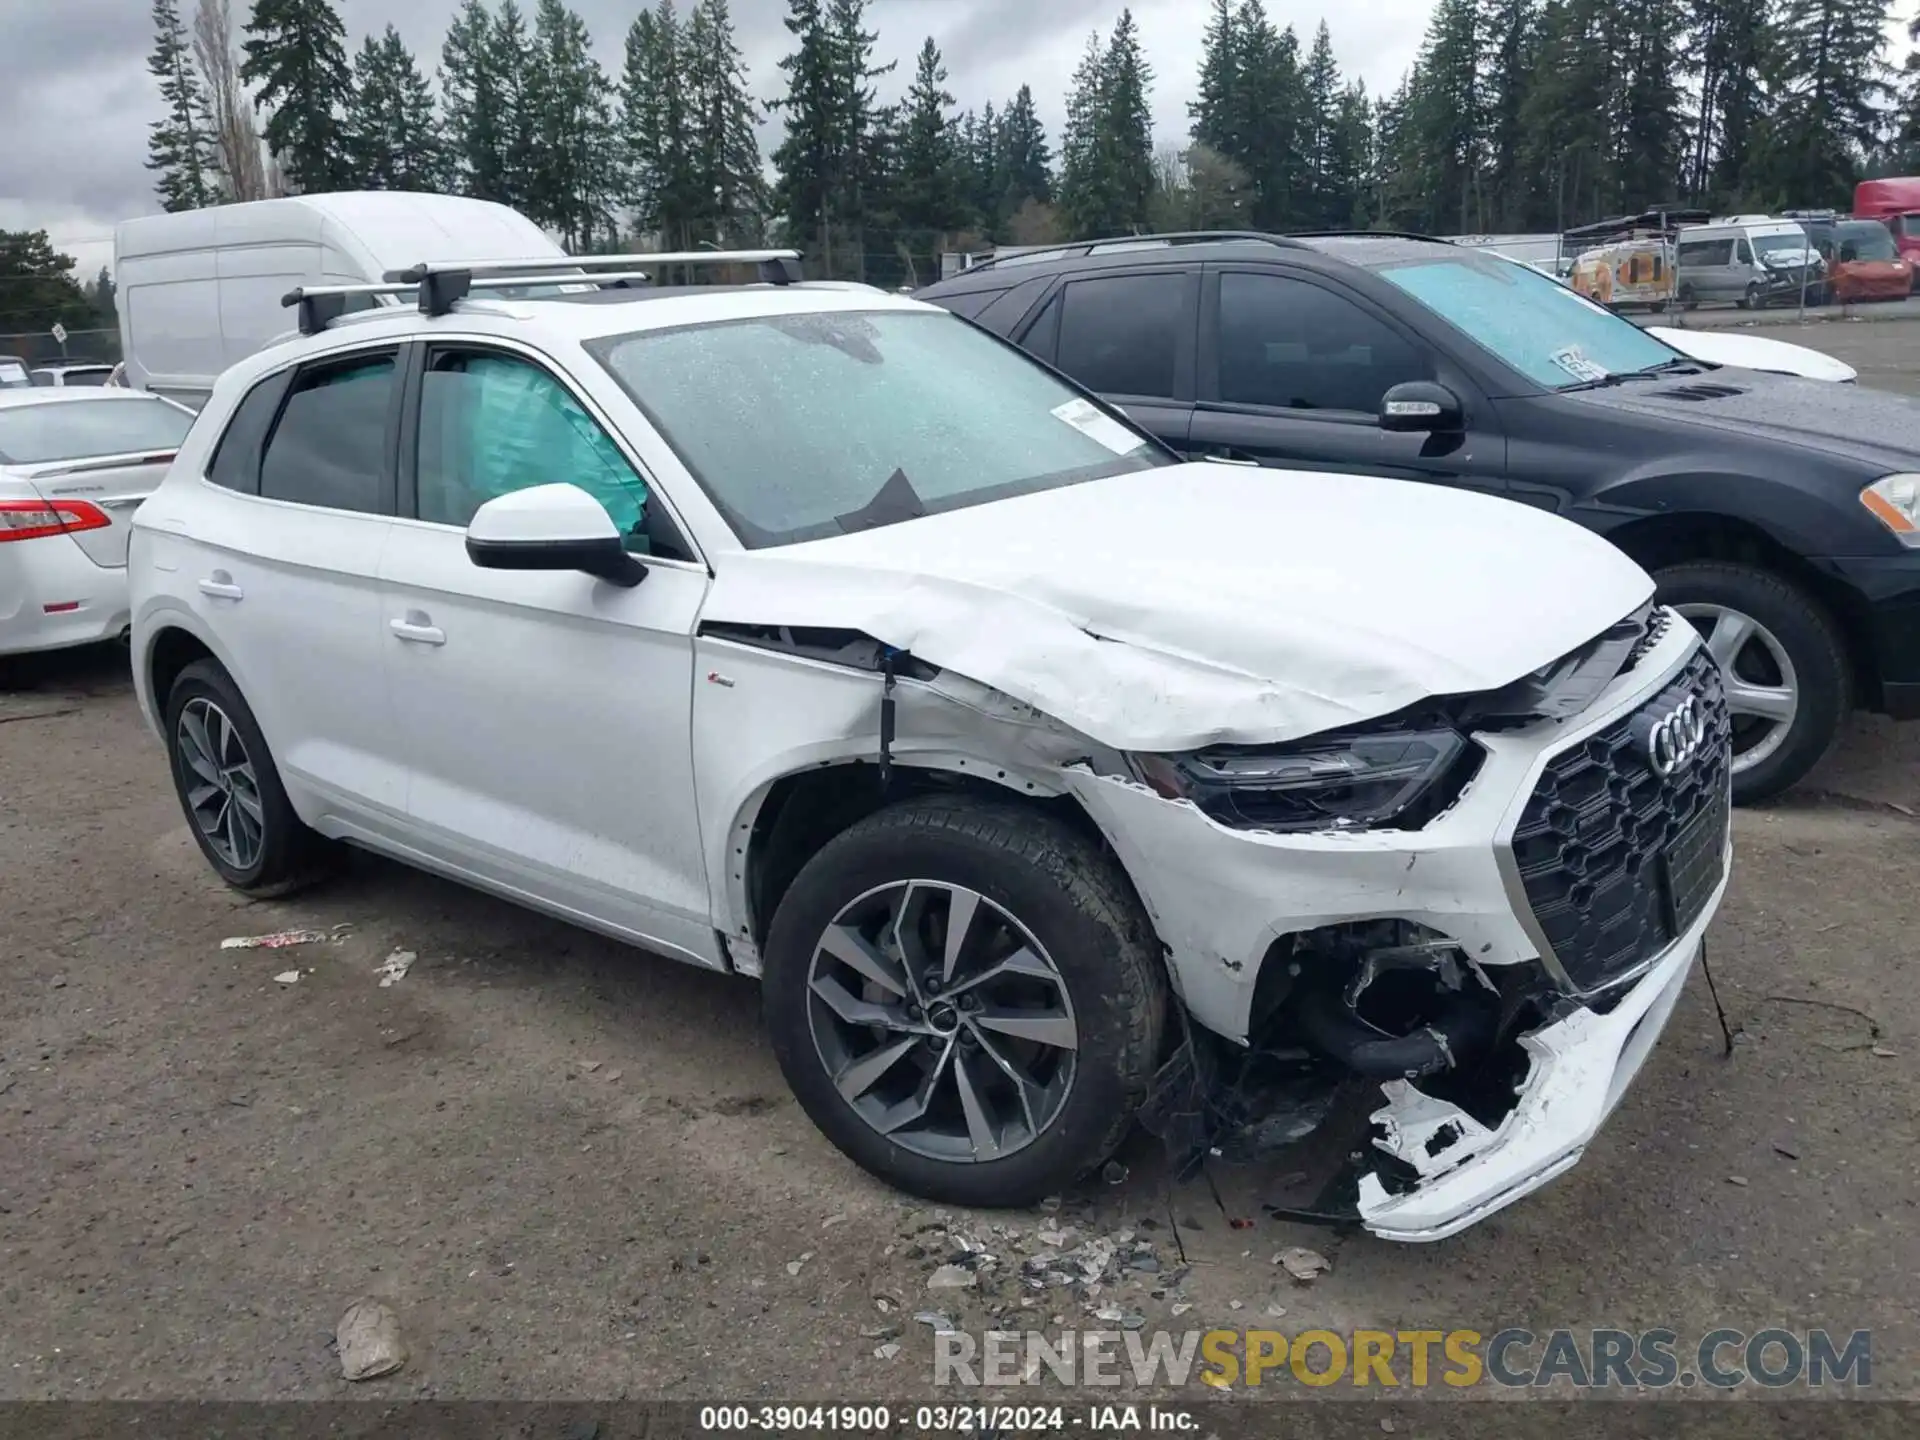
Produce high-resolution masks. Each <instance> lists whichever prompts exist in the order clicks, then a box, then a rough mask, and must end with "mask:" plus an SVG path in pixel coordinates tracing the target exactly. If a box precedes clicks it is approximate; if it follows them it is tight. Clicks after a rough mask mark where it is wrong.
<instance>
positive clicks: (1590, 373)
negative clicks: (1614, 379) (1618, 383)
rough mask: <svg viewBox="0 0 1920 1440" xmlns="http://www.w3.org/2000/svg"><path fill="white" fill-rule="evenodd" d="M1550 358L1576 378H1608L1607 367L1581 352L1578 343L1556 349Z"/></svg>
mask: <svg viewBox="0 0 1920 1440" xmlns="http://www.w3.org/2000/svg"><path fill="white" fill-rule="evenodd" d="M1548 358H1549V359H1551V360H1552V361H1553V363H1554V364H1556V365H1558V366H1559V367H1560V368H1561V369H1562V370H1564V371H1566V372H1567V374H1569V375H1571V376H1573V378H1574V379H1576V380H1604V379H1606V378H1607V373H1608V372H1607V367H1606V366H1604V365H1597V364H1595V363H1594V362H1593V361H1591V360H1589V359H1588V358H1587V357H1586V356H1585V355H1583V354H1582V353H1581V351H1580V347H1579V346H1578V345H1569V346H1568V347H1567V348H1566V349H1564V350H1556V351H1554V353H1553V354H1552V355H1551V356H1549V357H1548Z"/></svg>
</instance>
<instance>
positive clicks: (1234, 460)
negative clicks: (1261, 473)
mask: <svg viewBox="0 0 1920 1440" xmlns="http://www.w3.org/2000/svg"><path fill="white" fill-rule="evenodd" d="M1200 454H1201V457H1202V458H1203V459H1206V460H1211V461H1212V462H1213V463H1214V464H1216V465H1252V466H1254V467H1255V468H1256V469H1257V468H1258V467H1259V464H1260V462H1259V461H1258V460H1256V459H1254V458H1253V456H1251V455H1249V454H1247V452H1246V451H1244V450H1236V449H1234V447H1233V446H1231V445H1216V446H1214V447H1213V448H1211V449H1208V450H1203V451H1201V452H1200Z"/></svg>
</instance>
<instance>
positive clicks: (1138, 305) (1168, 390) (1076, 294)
mask: <svg viewBox="0 0 1920 1440" xmlns="http://www.w3.org/2000/svg"><path fill="white" fill-rule="evenodd" d="M1189 289H1190V287H1189V285H1188V277H1187V276H1186V275H1185V274H1184V273H1182V272H1181V271H1178V270H1165V271H1160V272H1157V273H1155V274H1151V275H1103V276H1098V277H1096V278H1093V279H1088V280H1074V281H1071V282H1069V283H1068V285H1067V287H1066V294H1065V296H1064V298H1063V300H1062V301H1061V306H1062V308H1061V312H1060V340H1059V346H1058V358H1057V359H1056V360H1055V362H1054V363H1055V364H1057V365H1058V366H1059V367H1060V369H1062V370H1064V371H1065V372H1066V373H1067V374H1069V375H1071V376H1072V377H1073V378H1074V379H1076V380H1078V381H1079V382H1080V383H1081V384H1082V385H1084V386H1086V387H1087V388H1088V389H1089V390H1094V391H1097V392H1099V393H1100V394H1103V395H1116V396H1137V397H1139V398H1141V399H1150V400H1171V399H1173V398H1174V376H1175V374H1176V373H1177V368H1178V367H1177V361H1178V356H1179V350H1180V340H1181V333H1182V330H1183V327H1185V325H1186V321H1187V296H1188V293H1189Z"/></svg>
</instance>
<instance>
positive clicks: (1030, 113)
mask: <svg viewBox="0 0 1920 1440" xmlns="http://www.w3.org/2000/svg"><path fill="white" fill-rule="evenodd" d="M994 148H995V151H996V152H997V158H998V169H997V175H996V179H995V182H994V188H995V190H996V191H997V192H998V203H999V207H1000V210H1001V212H1002V213H1003V214H1004V215H1006V216H1008V217H1011V216H1012V215H1013V214H1015V213H1016V212H1017V211H1018V210H1019V209H1020V207H1021V206H1022V205H1025V204H1026V203H1027V202H1029V201H1033V202H1036V203H1038V204H1041V205H1048V204H1051V203H1052V202H1053V152H1052V149H1051V147H1049V146H1048V144H1047V131H1046V127H1045V126H1044V125H1042V124H1041V123H1040V116H1039V114H1038V113H1037V112H1036V111H1035V110H1034V108H1033V89H1032V87H1031V86H1028V85H1022V86H1021V87H1020V88H1019V90H1018V91H1016V92H1015V93H1014V97H1013V99H1012V101H1011V102H1009V103H1008V105H1007V108H1006V109H1005V110H1004V111H1002V112H1001V115H1000V124H999V134H998V136H997V138H996V139H995V142H994Z"/></svg>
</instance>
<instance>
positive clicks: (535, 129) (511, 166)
mask: <svg viewBox="0 0 1920 1440" xmlns="http://www.w3.org/2000/svg"><path fill="white" fill-rule="evenodd" d="M486 55H487V66H488V68H489V70H490V72H491V73H492V76H493V83H494V89H495V93H496V98H497V99H498V102H499V106H500V108H499V112H498V113H499V118H498V120H497V121H496V122H495V123H496V125H497V126H498V127H499V131H500V156H501V162H502V168H501V176H500V183H501V191H502V193H501V196H500V200H501V203H503V204H506V205H511V206H513V207H514V209H516V210H520V211H523V212H525V213H526V214H527V215H528V216H530V217H532V218H535V219H538V218H540V215H541V213H542V212H541V206H542V204H543V203H546V200H547V199H550V198H551V196H550V192H551V188H552V187H551V183H550V181H551V176H550V174H549V162H550V160H551V156H550V155H549V154H548V153H547V151H546V148H545V146H546V138H545V135H544V133H543V131H542V125H543V114H544V112H543V109H542V106H543V103H544V100H545V96H544V94H543V93H542V86H543V84H544V83H545V75H544V73H543V68H542V64H541V57H540V54H539V52H538V50H537V48H536V46H535V40H534V36H533V35H532V34H530V33H529V32H528V29H527V17H526V15H525V14H524V13H523V12H522V11H521V9H520V6H519V5H518V4H517V3H516V0H501V3H500V9H499V12H498V13H497V14H496V15H495V16H494V17H493V23H492V24H491V25H489V26H488V27H487V37H486ZM610 158H611V157H610ZM604 178H605V179H606V180H607V181H608V182H609V183H612V182H613V181H614V180H615V178H616V175H615V173H614V172H613V171H612V170H610V171H609V173H608V174H607V175H606V176H605V177H604ZM543 223H544V222H543Z"/></svg>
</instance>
